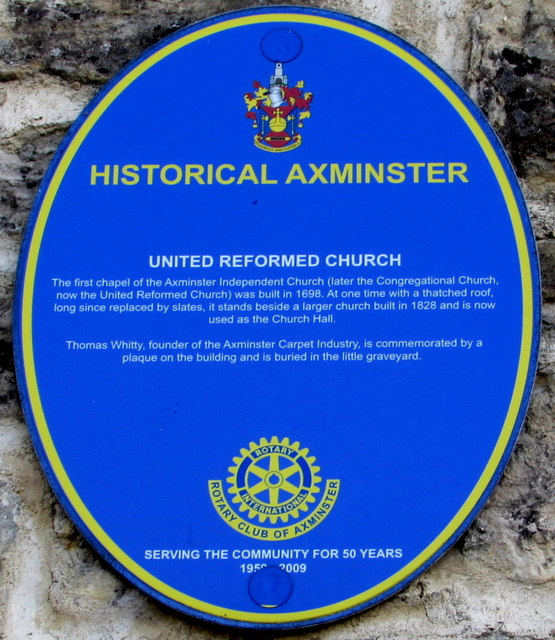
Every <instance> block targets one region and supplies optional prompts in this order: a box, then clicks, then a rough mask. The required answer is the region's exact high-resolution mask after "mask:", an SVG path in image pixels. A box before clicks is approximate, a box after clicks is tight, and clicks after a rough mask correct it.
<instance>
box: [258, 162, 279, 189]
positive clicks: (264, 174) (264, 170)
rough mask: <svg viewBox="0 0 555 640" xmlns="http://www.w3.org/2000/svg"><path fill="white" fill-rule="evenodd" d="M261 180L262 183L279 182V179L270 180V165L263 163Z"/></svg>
mask: <svg viewBox="0 0 555 640" xmlns="http://www.w3.org/2000/svg"><path fill="white" fill-rule="evenodd" d="M260 181H261V183H262V184H277V182H278V181H277V180H270V178H268V165H267V164H263V165H262V167H261V174H260Z"/></svg>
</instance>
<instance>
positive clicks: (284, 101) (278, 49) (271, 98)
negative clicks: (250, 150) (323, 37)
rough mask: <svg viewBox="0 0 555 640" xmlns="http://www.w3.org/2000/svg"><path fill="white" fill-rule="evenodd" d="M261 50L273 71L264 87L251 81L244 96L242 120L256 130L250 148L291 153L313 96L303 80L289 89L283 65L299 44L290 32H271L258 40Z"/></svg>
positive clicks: (295, 35)
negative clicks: (245, 108)
mask: <svg viewBox="0 0 555 640" xmlns="http://www.w3.org/2000/svg"><path fill="white" fill-rule="evenodd" d="M261 49H262V53H263V54H264V55H265V57H266V58H268V60H270V61H272V62H274V63H275V68H274V73H273V74H272V75H271V76H270V81H269V85H268V86H267V87H265V86H263V85H262V83H260V82H259V81H255V82H254V83H253V91H251V92H248V93H245V94H244V99H245V104H246V107H247V113H246V117H247V118H249V119H250V120H252V126H253V128H255V129H256V133H255V135H254V144H255V146H257V147H258V148H259V149H263V150H264V151H274V152H283V151H292V150H293V149H296V148H297V147H299V146H300V145H301V142H302V136H301V134H300V132H299V129H301V128H302V127H303V125H304V121H305V120H306V119H307V118H309V117H310V104H311V102H312V97H313V96H312V93H311V92H310V91H305V90H304V81H303V80H299V81H298V82H297V83H296V84H295V85H294V86H290V85H289V81H288V77H287V75H286V74H285V70H284V68H283V64H284V63H285V62H290V61H291V60H294V59H295V58H296V57H297V56H298V55H299V53H300V51H301V49H302V41H301V39H300V37H299V35H298V34H297V33H295V32H294V31H291V30H289V29H283V28H282V29H274V30H273V31H270V32H269V33H268V34H266V36H265V37H264V38H263V39H262V42H261Z"/></svg>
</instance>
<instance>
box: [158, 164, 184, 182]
mask: <svg viewBox="0 0 555 640" xmlns="http://www.w3.org/2000/svg"><path fill="white" fill-rule="evenodd" d="M168 171H175V177H174V178H171V179H170V178H168ZM182 178H183V170H182V169H181V167H180V166H179V165H177V164H165V165H164V166H163V167H162V170H161V171H160V180H162V182H163V183H164V184H177V183H178V182H181V180H182Z"/></svg>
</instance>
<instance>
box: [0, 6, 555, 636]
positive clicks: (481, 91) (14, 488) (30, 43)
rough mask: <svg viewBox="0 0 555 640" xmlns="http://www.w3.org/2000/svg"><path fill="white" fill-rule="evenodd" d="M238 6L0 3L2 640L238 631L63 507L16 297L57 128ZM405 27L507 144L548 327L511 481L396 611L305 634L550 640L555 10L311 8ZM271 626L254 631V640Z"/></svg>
mask: <svg viewBox="0 0 555 640" xmlns="http://www.w3.org/2000/svg"><path fill="white" fill-rule="evenodd" d="M268 4H277V3H272V2H253V1H252V0H251V1H248V2H244V1H242V0H211V1H210V2H208V0H205V1H200V0H192V1H183V0H81V1H79V0H0V136H1V138H0V364H1V370H0V638H2V639H5V640H23V639H24V638H25V639H27V638H37V639H41V640H42V639H44V640H46V639H48V640H50V639H52V640H54V639H55V640H81V639H82V640H85V639H86V640H112V639H117V640H174V639H175V640H177V639H178V638H179V639H182V638H197V639H199V640H200V639H202V638H206V639H208V638H214V637H216V638H221V639H222V640H223V639H225V638H232V637H237V636H234V635H233V634H228V633H225V632H223V631H221V630H217V629H212V628H209V627H201V626H199V625H197V624H196V623H194V622H192V621H191V620H188V619H185V618H182V617H179V616H177V615H175V614H173V613H171V612H168V611H167V610H165V609H163V608H161V607H159V606H158V605H157V604H155V603H154V602H153V601H151V600H150V599H148V598H147V597H146V596H144V595H143V594H141V593H140V592H139V591H137V590H136V589H134V588H133V587H130V586H129V585H128V584H126V583H124V582H123V581H122V580H120V578H118V577H117V576H116V575H115V574H114V573H113V572H112V571H111V570H110V569H109V568H108V567H107V566H105V565H104V564H103V563H102V562H101V561H100V560H99V559H98V558H97V557H96V555H95V554H94V553H93V552H92V551H91V550H90V549H89V547H88V545H87V544H86V543H85V542H84V541H83V540H82V538H81V537H80V535H79V534H78V533H77V532H76V531H75V529H74V527H73V525H72V524H71V523H70V522H69V520H68V519H67V517H66V516H65V515H64V513H63V512H62V510H61V509H60V507H59V506H58V504H57V502H56V500H55V499H54V498H53V495H52V493H51V491H50V489H49V488H48V486H47V484H46V481H45V479H44V477H43V475H42V473H41V471H40V469H39V465H38V463H37V460H36V457H35V454H34V452H33V449H32V446H31V443H30V440H29V437H28V435H27V431H26V427H25V424H24V422H23V419H22V416H21V413H20V409H19V406H18V402H17V399H16V390H15V379H14V373H13V359H12V356H11V333H10V331H11V297H12V283H13V275H14V270H15V266H16V262H17V254H18V250H19V245H20V242H21V234H22V229H23V226H24V224H25V221H26V218H27V216H28V214H29V210H30V207H31V204H32V201H33V197H34V195H35V193H36V191H37V188H38V185H39V181H40V179H41V177H42V175H43V174H44V171H45V169H46V167H47V165H48V162H49V161H50V159H51V158H52V155H53V153H54V151H55V149H56V147H57V145H58V144H59V142H60V140H61V138H62V136H63V134H64V132H65V131H66V130H67V128H68V126H69V125H70V124H71V122H72V121H73V120H74V119H75V117H76V116H77V114H78V113H79V111H80V110H81V109H82V108H83V106H84V105H85V104H86V103H87V101H88V100H89V99H90V98H91V96H92V95H93V94H94V92H95V90H96V89H97V88H98V87H99V86H100V85H101V84H102V83H103V82H105V81H106V80H107V79H108V78H110V77H111V76H112V75H113V74H114V73H115V72H117V71H118V70H119V69H120V68H121V67H122V66H124V65H125V64H126V63H127V62H129V61H130V60H132V59H133V58H134V57H135V56H137V55H138V54H139V53H141V52H142V51H143V50H144V49H145V48H146V47H147V46H149V45H151V44H153V43H155V42H156V41H158V40H159V39H160V38H161V37H163V36H165V35H166V34H168V33H170V32H172V31H173V30H175V29H177V28H178V27H180V26H183V25H186V24H188V23H190V22H191V21H194V20H198V19H201V18H204V17H207V16H210V15H214V14H215V13H219V12H222V11H225V10H232V9H238V8H243V7H247V6H253V5H268ZM299 4H306V5H309V6H321V7H325V8H328V9H335V10H340V11H345V12H347V13H351V14H353V15H355V16H358V17H362V18H365V19H368V20H371V21H374V22H376V23H378V24H380V25H381V26H384V27H385V28H388V29H390V30H392V31H394V32H395V33H397V34H399V35H400V36H402V37H404V38H405V39H407V40H408V41H410V42H411V43H413V44H414V45H416V46H417V47H419V48H420V49H422V50H423V51H424V52H425V53H427V54H428V55H429V56H430V57H432V58H433V59H434V60H435V61H436V62H438V63H439V64H440V65H441V66H443V67H444V68H445V69H446V70H447V71H448V72H449V73H450V74H451V75H452V76H453V77H454V78H455V79H456V80H457V81H458V82H459V83H460V84H462V85H463V86H464V87H465V88H466V89H467V90H468V91H469V93H470V94H471V96H472V97H473V98H474V99H475V100H476V101H477V103H478V104H479V105H480V106H481V108H482V109H483V110H484V112H485V113H486V115H487V116H488V118H489V120H490V122H491V123H492V124H493V126H494V128H495V129H496V131H497V133H498V135H499V136H500V138H501V139H502V141H503V143H504V144H505V146H506V148H507V149H508V151H509V154H510V156H511V159H512V161H513V163H514V165H515V167H516V169H517V172H518V174H519V177H520V179H521V181H522V185H523V189H524V193H525V196H526V198H527V201H528V205H529V208H530V210H531V214H532V218H533V223H534V229H535V233H536V237H537V239H538V249H539V253H540V257H541V260H542V273H543V290H544V320H543V323H544V333H543V337H542V342H541V358H540V365H539V371H538V377H537V382H536V386H535V390H534V394H533V399H532V403H531V407H530V411H529V413H528V418H527V421H526V425H525V428H524V430H523V433H522V435H521V437H520V439H519V442H518V445H517V448H516V451H515V454H514V455H513V457H512V459H511V461H510V463H509V465H508V468H507V470H506V473H505V475H504V477H503V479H502V481H501V483H500V485H499V486H498V487H497V489H496V490H495V492H494V494H493V496H492V498H491V499H490V500H489V502H488V504H487V505H486V507H485V508H484V510H483V511H482V513H481V514H480V516H479V517H478V519H477V520H476V522H475V523H474V524H473V525H472V526H471V527H470V529H469V531H468V532H467V534H466V535H464V536H463V538H462V539H461V540H460V541H459V542H458V543H457V545H456V546H455V547H454V548H453V549H452V550H451V551H450V552H448V553H447V554H446V556H445V557H444V558H443V559H442V560H441V561H440V562H438V563H436V564H435V565H434V566H433V567H432V568H431V569H430V570H429V571H427V572H426V573H425V574H424V575H423V576H422V577H421V578H420V579H419V580H417V581H416V582H415V583H413V584H412V585H411V586H410V587H409V588H407V589H406V590H404V591H403V592H402V593H400V594H399V595H397V596H396V597H394V598H392V599H391V600H390V601H388V602H387V603H385V604H383V605H381V606H379V607H377V608H375V609H373V610H370V611H368V612H366V613H364V614H362V615H358V616H356V617H354V618H352V619H350V620H347V621H344V622H342V623H338V624H335V625H332V626H329V627H326V628H324V629H320V630H318V631H310V630H309V631H307V632H305V633H304V634H302V635H299V636H295V635H291V636H290V637H293V638H295V637H299V638H300V637H304V638H306V639H313V638H314V639H315V638H325V639H326V640H347V639H349V640H358V639H360V640H369V639H370V638H372V639H375V640H379V639H380V640H381V639H384V640H385V639H386V638H387V639H388V640H396V639H399V640H401V639H403V640H406V639H407V638H419V639H422V640H440V639H445V638H451V639H459V638H460V639H470V638H476V639H478V638H484V639H490V640H509V639H520V640H529V639H530V640H532V639H533V640H547V639H548V638H555V504H554V500H553V496H554V495H555V486H554V485H555V472H554V460H555V434H554V429H553V424H554V411H555V364H554V363H555V275H554V274H555V216H554V215H553V205H554V202H555V169H554V163H553V160H554V135H555V134H554V131H555V129H554V127H553V114H554V106H553V102H552V101H550V97H551V98H552V96H553V88H554V87H553V85H554V75H555V74H554V67H555V46H554V26H555V3H553V2H552V0H500V1H498V0H322V1H316V0H309V1H306V2H299ZM259 635H260V634H259Z"/></svg>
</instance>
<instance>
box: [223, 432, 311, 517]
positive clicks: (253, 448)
mask: <svg viewBox="0 0 555 640" xmlns="http://www.w3.org/2000/svg"><path fill="white" fill-rule="evenodd" d="M240 454H241V455H240V456H236V457H235V458H233V462H234V463H235V466H233V467H229V472H230V473H231V476H230V477H229V478H228V479H227V481H228V483H229V484H230V485H231V487H230V489H229V493H230V494H232V495H233V496H234V497H233V500H232V501H233V502H234V503H235V504H237V505H238V507H239V511H241V512H248V514H247V516H248V518H250V519H255V518H258V519H259V520H260V522H265V521H266V520H269V521H270V523H272V524H276V523H277V522H278V521H279V520H281V521H282V522H287V520H288V519H289V518H299V517H300V516H299V514H300V512H301V511H308V508H309V507H308V505H309V504H310V503H312V502H315V500H316V498H315V497H314V494H316V493H318V492H319V491H320V488H319V487H318V483H319V482H321V478H320V477H318V475H317V474H318V472H319V471H320V467H317V466H315V464H314V463H315V462H316V458H315V457H314V456H309V451H308V449H301V445H300V444H299V443H298V442H294V443H291V441H290V440H289V438H283V440H279V439H278V437H277V436H273V437H272V438H271V439H270V440H267V439H266V438H262V439H261V440H260V442H258V443H256V442H251V443H250V444H249V448H248V449H241V451H240Z"/></svg>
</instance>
